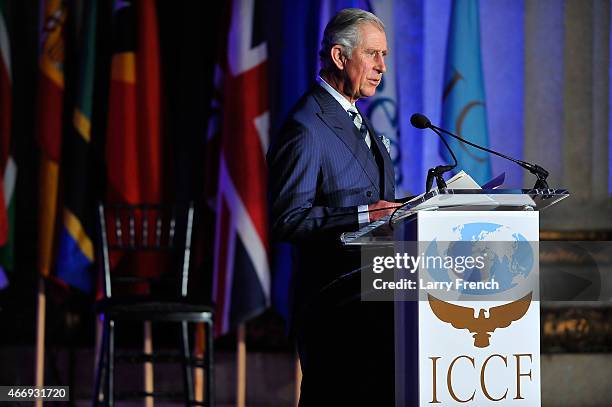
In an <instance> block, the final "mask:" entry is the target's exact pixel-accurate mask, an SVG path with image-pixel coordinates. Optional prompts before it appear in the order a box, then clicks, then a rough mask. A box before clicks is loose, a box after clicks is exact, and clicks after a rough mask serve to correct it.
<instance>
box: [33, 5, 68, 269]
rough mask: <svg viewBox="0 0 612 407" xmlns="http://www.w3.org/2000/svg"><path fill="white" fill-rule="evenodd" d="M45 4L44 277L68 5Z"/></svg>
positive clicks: (40, 120)
mask: <svg viewBox="0 0 612 407" xmlns="http://www.w3.org/2000/svg"><path fill="white" fill-rule="evenodd" d="M43 7H44V8H43V12H44V13H43V20H42V29H41V34H40V35H41V37H40V56H39V60H38V67H39V76H38V110H37V116H36V118H37V123H36V124H37V135H38V143H39V145H40V149H41V157H40V197H39V239H40V241H39V257H38V269H39V272H40V273H41V275H42V276H44V277H47V276H49V274H50V271H51V264H52V260H53V259H52V253H53V246H54V235H55V222H56V213H57V190H58V180H59V162H60V157H61V148H62V107H63V101H64V44H65V41H64V28H65V27H64V26H65V22H66V5H65V3H64V2H63V1H62V0H48V1H46V2H43Z"/></svg>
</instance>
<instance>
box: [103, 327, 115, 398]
mask: <svg viewBox="0 0 612 407" xmlns="http://www.w3.org/2000/svg"><path fill="white" fill-rule="evenodd" d="M107 330H108V351H107V353H106V355H107V358H108V359H107V364H106V366H107V368H106V398H105V399H106V405H107V406H109V407H113V405H114V402H115V397H114V396H115V395H114V391H115V389H114V379H115V321H113V320H112V319H109V320H108V327H107Z"/></svg>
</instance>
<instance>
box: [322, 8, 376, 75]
mask: <svg viewBox="0 0 612 407" xmlns="http://www.w3.org/2000/svg"><path fill="white" fill-rule="evenodd" d="M365 23H370V24H374V25H375V26H376V27H378V28H380V30H381V31H383V32H384V31H385V25H384V24H383V22H382V21H381V20H380V18H378V17H376V16H375V15H374V14H372V13H370V12H369V11H365V10H361V9H358V8H345V9H344V10H340V11H339V12H338V14H336V15H335V16H333V17H332V19H331V20H330V21H329V23H327V26H326V27H325V32H324V33H323V40H321V50H320V51H319V58H320V59H321V70H322V71H326V70H329V69H330V68H331V67H332V66H333V62H332V59H331V49H332V48H333V47H334V45H341V46H342V55H344V56H345V57H346V58H350V57H351V55H352V54H353V49H354V48H355V47H356V46H357V45H358V44H359V41H360V40H361V38H360V35H359V27H360V26H361V25H362V24H365Z"/></svg>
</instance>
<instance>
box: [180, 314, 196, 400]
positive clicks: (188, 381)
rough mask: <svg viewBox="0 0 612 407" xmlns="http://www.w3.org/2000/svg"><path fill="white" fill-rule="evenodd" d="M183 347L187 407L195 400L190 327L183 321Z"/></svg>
mask: <svg viewBox="0 0 612 407" xmlns="http://www.w3.org/2000/svg"><path fill="white" fill-rule="evenodd" d="M181 346H182V351H183V361H182V365H183V386H184V394H185V405H186V406H189V405H190V404H191V400H194V399H195V397H194V392H193V379H192V377H191V374H192V369H191V360H190V359H191V350H190V349H189V325H188V322H187V321H181Z"/></svg>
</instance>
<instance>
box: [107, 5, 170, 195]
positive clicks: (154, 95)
mask: <svg viewBox="0 0 612 407" xmlns="http://www.w3.org/2000/svg"><path fill="white" fill-rule="evenodd" d="M157 35H158V30H157V15H156V9H155V2H153V1H129V0H116V1H115V2H114V5H113V39H112V41H113V57H112V62H111V82H110V83H111V84H110V95H109V109H108V112H109V113H108V127H107V135H106V163H107V175H108V190H107V197H108V200H109V201H114V202H127V203H141V202H149V203H152V202H160V201H161V199H162V155H161V154H162V153H161V149H162V140H161V130H160V129H161V113H160V91H161V90H160V87H161V86H160V63H159V40H158V37H157Z"/></svg>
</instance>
